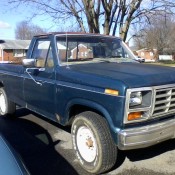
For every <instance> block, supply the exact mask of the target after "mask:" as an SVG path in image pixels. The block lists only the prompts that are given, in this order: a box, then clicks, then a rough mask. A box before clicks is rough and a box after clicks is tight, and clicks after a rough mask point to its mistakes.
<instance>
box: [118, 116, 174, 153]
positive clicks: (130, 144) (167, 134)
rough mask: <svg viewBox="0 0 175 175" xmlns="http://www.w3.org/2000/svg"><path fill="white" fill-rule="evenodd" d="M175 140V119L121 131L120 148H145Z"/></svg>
mask: <svg viewBox="0 0 175 175" xmlns="http://www.w3.org/2000/svg"><path fill="white" fill-rule="evenodd" d="M172 138H175V118H174V119H171V120H168V121H166V122H161V123H158V124H152V125H147V126H143V127H137V128H132V129H126V130H120V131H119V133H118V148H119V149H121V150H130V149H137V148H145V147H148V146H151V145H155V144H157V143H159V142H162V141H165V140H169V139H172Z"/></svg>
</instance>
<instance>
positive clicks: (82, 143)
mask: <svg viewBox="0 0 175 175" xmlns="http://www.w3.org/2000/svg"><path fill="white" fill-rule="evenodd" d="M76 137H77V147H78V150H79V152H80V154H81V156H82V157H83V159H84V160H85V161H87V162H93V161H94V160H95V157H96V155H97V144H96V140H95V137H94V134H93V133H92V131H91V130H90V129H89V128H88V127H86V126H82V127H80V128H79V129H78V131H77V135H76Z"/></svg>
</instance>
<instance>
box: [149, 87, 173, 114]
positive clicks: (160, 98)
mask: <svg viewBox="0 0 175 175" xmlns="http://www.w3.org/2000/svg"><path fill="white" fill-rule="evenodd" d="M169 113H175V87H169V88H162V89H156V90H155V103H154V108H153V113H152V114H153V117H156V116H162V115H167V114H169Z"/></svg>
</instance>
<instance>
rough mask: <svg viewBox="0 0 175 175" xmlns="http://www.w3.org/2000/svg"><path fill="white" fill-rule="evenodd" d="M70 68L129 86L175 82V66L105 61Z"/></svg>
mask: <svg viewBox="0 0 175 175" xmlns="http://www.w3.org/2000/svg"><path fill="white" fill-rule="evenodd" d="M70 69H71V70H73V71H76V72H81V73H85V74H89V75H90V74H91V75H95V76H100V77H103V78H107V79H112V80H116V81H118V82H121V83H124V84H125V86H127V87H128V88H136V87H149V86H158V85H164V84H173V83H175V68H173V67H166V66H158V65H150V64H140V63H106V62H103V63H92V64H79V65H71V66H70ZM84 81H86V79H85V80H84Z"/></svg>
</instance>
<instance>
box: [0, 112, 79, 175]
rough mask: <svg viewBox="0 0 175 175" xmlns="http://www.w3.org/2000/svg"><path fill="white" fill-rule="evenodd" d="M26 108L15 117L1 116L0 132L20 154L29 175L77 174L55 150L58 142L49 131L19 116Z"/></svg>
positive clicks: (23, 113)
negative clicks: (54, 140)
mask: <svg viewBox="0 0 175 175" xmlns="http://www.w3.org/2000/svg"><path fill="white" fill-rule="evenodd" d="M28 112H29V111H27V110H18V111H17V114H16V115H17V117H15V118H12V117H1V118H0V133H1V134H2V135H3V136H5V138H6V139H7V140H8V142H9V143H10V144H11V146H12V147H13V148H14V149H15V150H16V151H17V152H18V153H19V154H20V156H21V157H22V159H23V161H24V163H25V164H26V166H27V168H28V170H29V171H30V173H31V175H39V174H42V175H56V174H57V175H58V174H61V175H66V174H67V175H69V174H72V175H77V174H78V173H77V171H76V170H75V169H74V168H73V166H71V165H70V164H69V162H67V161H66V160H65V159H64V158H63V157H62V156H61V155H60V154H59V153H58V152H57V151H56V150H55V145H56V144H58V143H59V140H58V141H56V142H53V141H52V138H51V136H50V135H49V133H48V132H47V131H46V130H45V129H43V128H42V127H40V126H39V125H37V124H36V123H33V122H31V121H29V120H25V119H23V118H21V116H25V115H27V114H28Z"/></svg>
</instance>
